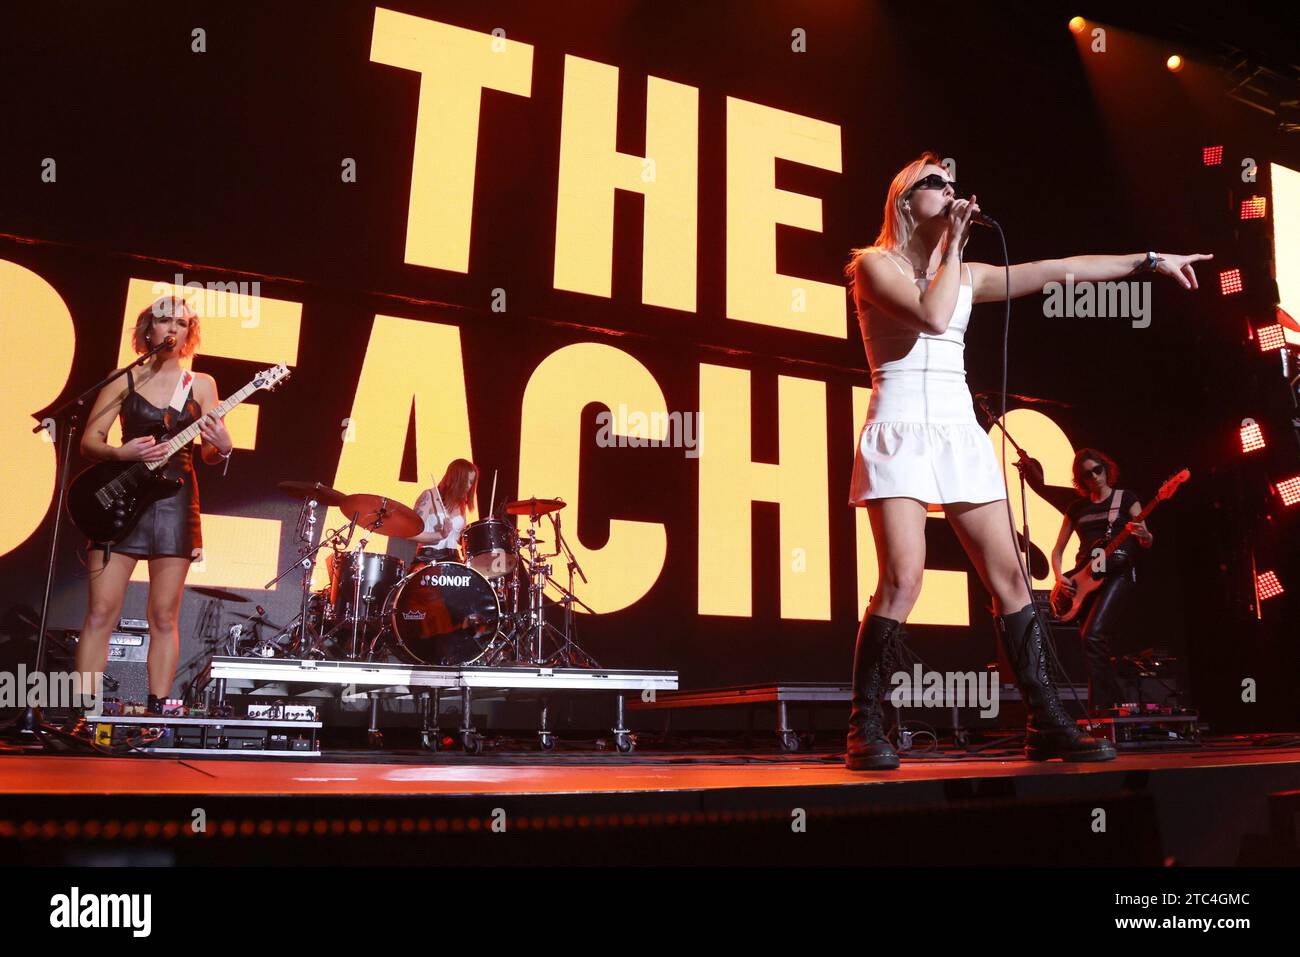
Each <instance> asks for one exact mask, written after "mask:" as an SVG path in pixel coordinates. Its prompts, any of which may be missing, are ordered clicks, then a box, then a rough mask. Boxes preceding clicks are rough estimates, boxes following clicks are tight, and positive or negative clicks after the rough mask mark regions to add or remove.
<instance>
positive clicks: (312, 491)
mask: <svg viewBox="0 0 1300 957" xmlns="http://www.w3.org/2000/svg"><path fill="white" fill-rule="evenodd" d="M275 487H276V488H278V489H279V490H280V491H281V492H284V493H285V494H286V495H292V496H293V497H294V498H314V499H315V500H316V501H318V502H322V503H324V504H325V505H337V504H339V502H341V501H343V499H344V498H345V497H346V496H344V494H343V493H342V492H340V491H339V490H338V489H333V488H330V487H329V486H328V485H321V483H320V482H280V483H279V484H277V485H276V486H275Z"/></svg>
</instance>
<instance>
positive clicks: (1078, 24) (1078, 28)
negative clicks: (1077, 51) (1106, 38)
mask: <svg viewBox="0 0 1300 957" xmlns="http://www.w3.org/2000/svg"><path fill="white" fill-rule="evenodd" d="M1087 25H1088V21H1087V20H1085V19H1083V17H1071V18H1070V29H1071V30H1072V31H1073V32H1074V33H1082V32H1083V28H1084V27H1086V26H1087Z"/></svg>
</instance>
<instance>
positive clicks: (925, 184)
mask: <svg viewBox="0 0 1300 957" xmlns="http://www.w3.org/2000/svg"><path fill="white" fill-rule="evenodd" d="M945 186H951V187H952V191H953V192H954V193H957V192H958V190H957V181H956V180H955V179H944V178H943V177H942V176H940V175H939V174H938V173H931V174H930V175H929V176H922V177H921V178H920V179H918V180H917V181H916V182H915V183H913V184H912V189H909V190H908V192H909V193H910V192H912V190H915V189H943V188H944V187H945Z"/></svg>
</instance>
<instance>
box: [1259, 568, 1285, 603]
mask: <svg viewBox="0 0 1300 957" xmlns="http://www.w3.org/2000/svg"><path fill="white" fill-rule="evenodd" d="M1283 590H1284V589H1283V588H1282V583H1281V582H1280V581H1278V580H1277V572H1271V571H1270V572H1260V573H1259V574H1258V575H1256V576H1255V593H1256V594H1257V595H1259V600H1260V601H1268V600H1269V599H1270V598H1276V597H1277V596H1278V595H1280V594H1282V592H1283Z"/></svg>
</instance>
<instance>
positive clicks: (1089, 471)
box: [1081, 465, 1106, 475]
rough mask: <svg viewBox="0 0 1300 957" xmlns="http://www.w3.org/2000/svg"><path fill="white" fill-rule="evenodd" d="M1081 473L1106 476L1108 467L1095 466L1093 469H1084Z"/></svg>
mask: <svg viewBox="0 0 1300 957" xmlns="http://www.w3.org/2000/svg"><path fill="white" fill-rule="evenodd" d="M1081 471H1082V473H1083V474H1084V475H1105V474H1106V466H1104V465H1094V466H1093V467H1092V468H1090V469H1082V470H1081Z"/></svg>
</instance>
